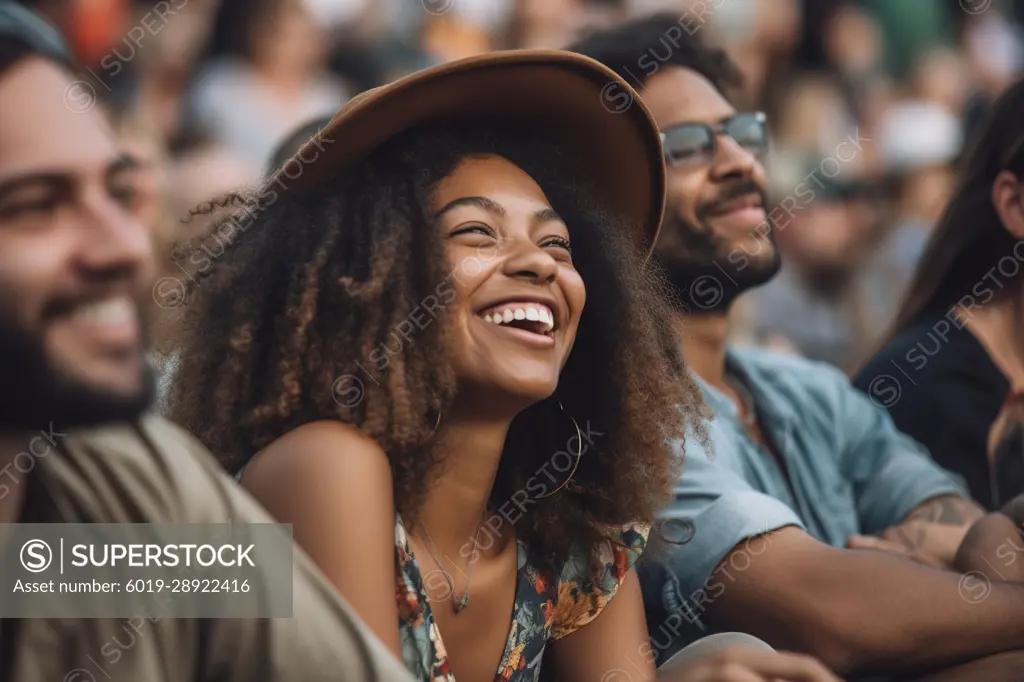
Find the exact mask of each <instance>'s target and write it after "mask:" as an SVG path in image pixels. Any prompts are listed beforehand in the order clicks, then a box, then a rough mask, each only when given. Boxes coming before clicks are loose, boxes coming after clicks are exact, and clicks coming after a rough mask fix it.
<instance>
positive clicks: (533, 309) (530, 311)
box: [483, 305, 555, 331]
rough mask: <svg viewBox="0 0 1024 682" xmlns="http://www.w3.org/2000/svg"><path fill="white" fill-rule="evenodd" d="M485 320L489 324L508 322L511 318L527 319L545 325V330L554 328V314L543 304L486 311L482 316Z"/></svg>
mask: <svg viewBox="0 0 1024 682" xmlns="http://www.w3.org/2000/svg"><path fill="white" fill-rule="evenodd" d="M483 317H484V321H485V322H490V323H491V324H508V323H509V322H512V320H529V321H530V322H540V323H542V324H543V325H544V326H545V327H546V331H551V330H552V329H554V328H555V314H554V313H553V312H552V311H551V309H550V308H548V307H547V306H545V305H531V306H527V307H525V308H505V309H504V310H501V311H496V312H494V313H487V314H486V315H484V316H483Z"/></svg>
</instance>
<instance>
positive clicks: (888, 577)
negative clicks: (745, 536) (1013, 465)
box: [707, 528, 1024, 675]
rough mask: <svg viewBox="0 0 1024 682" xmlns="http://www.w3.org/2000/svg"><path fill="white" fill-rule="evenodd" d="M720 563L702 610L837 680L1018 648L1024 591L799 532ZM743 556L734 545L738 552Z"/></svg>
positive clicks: (1022, 639) (1023, 630)
mask: <svg viewBox="0 0 1024 682" xmlns="http://www.w3.org/2000/svg"><path fill="white" fill-rule="evenodd" d="M764 544H765V546H764V549H763V550H762V551H761V553H760V554H759V555H757V556H750V557H747V559H744V560H743V561H742V562H740V561H734V560H733V557H732V554H730V555H729V556H727V557H726V559H725V560H723V562H722V565H727V564H733V565H739V564H741V563H742V565H744V566H746V568H745V570H743V571H730V578H731V579H730V580H729V581H728V582H726V584H725V589H724V590H722V591H721V594H719V595H718V596H717V597H716V598H715V599H714V600H713V601H712V602H711V603H710V604H708V610H707V614H708V617H709V619H710V620H711V621H712V622H713V623H714V624H715V625H716V626H719V627H726V628H729V629H735V630H742V631H744V632H749V633H750V634H752V635H754V636H757V637H760V638H762V639H764V640H765V641H767V642H768V643H769V644H771V645H773V646H775V647H777V648H781V649H789V650H792V651H800V652H805V653H808V654H811V655H813V656H815V657H817V658H819V659H821V660H822V661H824V662H825V663H826V664H827V665H828V666H829V667H831V668H832V669H833V670H835V671H836V672H838V673H840V674H841V675H870V674H879V673H884V674H893V673H922V672H927V671H929V670H935V669H937V668H940V667H944V666H949V665H955V664H958V663H962V662H965V661H969V660H973V659H976V658H981V657H984V656H988V655H991V654H996V653H1000V652H1004V651H1011V650H1016V649H1021V648H1024V585H1014V584H1005V583H994V584H985V585H981V586H979V585H975V586H973V587H972V586H968V585H964V584H963V582H962V577H963V576H959V575H955V574H953V573H949V572H945V571H938V570H934V569H931V568H927V567H924V566H920V565H918V564H915V563H912V562H909V561H905V560H903V559H899V558H896V557H891V556H887V555H886V554H882V553H879V552H864V551H857V550H844V549H836V548H833V547H829V546H827V545H825V544H822V543H820V542H818V541H817V540H815V539H813V538H811V537H810V536H809V535H807V534H806V533H804V532H803V531H801V530H799V529H796V528H783V529H781V530H778V531H775V532H774V533H771V534H770V535H769V536H767V537H766V543H764ZM744 551H747V550H745V549H744V548H743V547H738V548H737V549H736V550H734V552H744Z"/></svg>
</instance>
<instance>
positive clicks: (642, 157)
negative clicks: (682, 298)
mask: <svg viewBox="0 0 1024 682" xmlns="http://www.w3.org/2000/svg"><path fill="white" fill-rule="evenodd" d="M443 121H447V122H459V121H466V122H471V121H475V122H486V123H488V124H496V125H507V126H510V127H515V128H517V129H524V130H528V131H529V132H530V134H531V135H536V136H537V137H538V138H541V139H546V140H550V141H551V142H552V143H554V144H557V145H558V146H560V147H561V148H562V150H563V151H564V152H565V153H566V154H568V155H569V157H570V158H571V159H572V160H573V162H574V165H576V166H577V167H578V168H579V169H581V172H583V173H584V174H585V177H584V178H582V179H583V180H584V181H585V182H586V184H588V185H589V186H590V187H591V188H592V189H593V191H594V192H595V195H596V196H595V197H594V198H595V199H596V200H597V201H598V202H600V203H601V204H602V205H603V206H604V208H606V209H607V210H608V211H610V212H611V213H612V214H613V215H615V216H617V217H618V218H619V219H620V220H622V221H623V222H624V223H625V225H626V226H627V227H628V229H629V230H630V233H631V236H632V237H633V239H635V240H636V243H637V246H638V247H639V248H640V249H641V250H642V253H644V254H649V253H650V250H651V248H652V247H653V245H654V242H655V240H656V239H657V234H658V230H659V228H660V225H661V217H662V213H663V211H664V208H665V164H664V160H663V157H662V147H661V137H660V135H659V133H658V129H657V125H656V124H655V122H654V119H653V118H652V117H651V114H650V112H649V111H648V110H647V108H646V107H645V106H644V105H643V103H642V102H641V101H640V98H639V96H638V95H637V94H636V92H635V91H634V90H633V89H632V88H631V87H630V86H629V84H628V83H626V81H624V80H623V79H621V78H620V77H619V76H618V75H616V74H615V72H614V71H612V70H611V69H608V68H607V67H605V66H604V65H603V64H600V63H599V62H597V61H595V60H593V59H590V58H589V57H585V56H583V55H580V54H576V53H573V52H565V51H561V50H509V51H504V52H493V53H489V54H486V55H483V56H479V57H471V58H469V59H462V60H459V61H455V62H450V63H447V64H443V65H441V66H437V67H433V68H430V69H426V70H423V71H419V72H417V73H414V74H411V75H409V76H406V77H404V78H402V79H399V80H397V81H394V82H392V83H390V84H388V85H385V86H382V87H379V88H375V89H374V90H370V91H368V92H365V93H362V94H361V95H359V96H357V97H356V98H354V99H353V100H351V101H349V102H348V103H347V104H346V105H345V106H344V107H343V108H342V109H341V110H340V111H339V112H338V113H337V114H336V115H335V116H334V118H333V119H332V120H331V122H330V123H329V124H328V125H327V126H326V127H324V128H323V130H321V131H320V133H319V135H318V136H317V137H316V138H313V139H312V140H310V141H309V142H307V143H306V144H305V145H304V146H303V148H302V149H301V150H300V151H299V152H298V153H297V154H296V155H295V156H293V157H292V159H291V160H290V161H289V162H288V163H286V164H285V165H284V166H283V167H282V168H281V169H280V170H279V171H278V172H277V173H276V174H275V175H274V177H273V178H272V179H271V182H274V183H276V184H278V185H279V186H280V187H282V188H285V189H286V190H291V189H298V190H300V191H301V190H303V189H309V188H313V187H317V186H320V185H321V184H322V183H323V182H325V181H327V180H329V179H330V178H333V177H337V176H338V175H340V174H343V173H345V172H348V171H351V170H352V169H354V168H355V167H356V166H357V165H358V164H359V163H360V162H361V161H362V160H363V159H365V158H366V157H367V156H369V155H370V154H372V153H373V152H374V150H376V149H377V148H378V147H380V146H381V145H383V144H384V143H386V142H387V141H388V140H390V139H392V138H393V137H395V136H396V135H399V134H401V133H403V132H405V131H407V130H410V129H412V128H415V127H417V126H420V125H422V124H426V123H431V122H443ZM317 138H319V139H317Z"/></svg>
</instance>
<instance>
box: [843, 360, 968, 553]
mask: <svg viewBox="0 0 1024 682" xmlns="http://www.w3.org/2000/svg"><path fill="white" fill-rule="evenodd" d="M833 391H834V394H833V395H834V404H835V419H836V420H837V424H836V428H837V431H838V432H840V433H842V434H843V438H842V440H841V441H840V443H839V444H838V446H839V452H838V453H837V454H838V464H839V468H840V471H841V472H842V473H843V475H844V477H845V478H846V479H847V480H849V481H850V483H851V484H852V485H853V491H854V495H855V497H856V502H857V515H858V518H859V520H860V523H861V532H862V533H865V534H871V535H877V536H878V537H881V538H882V539H883V540H886V541H887V542H888V543H892V545H893V546H896V547H897V549H900V548H902V550H903V551H904V552H905V553H907V554H909V555H912V556H913V555H921V556H923V557H925V559H926V560H927V559H928V558H932V559H933V561H927V563H935V564H939V565H942V566H945V567H951V566H952V563H953V558H954V556H955V555H956V550H957V547H959V546H960V542H961V541H962V540H963V537H964V535H965V534H966V533H967V529H968V528H970V526H971V524H972V523H973V522H974V521H976V520H977V519H979V518H981V516H983V515H984V510H982V509H981V507H979V506H978V505H977V504H975V503H974V502H972V501H971V500H970V499H968V497H967V496H966V495H967V489H966V487H965V486H964V485H963V482H962V481H961V480H959V478H957V477H956V476H955V475H953V474H951V473H950V472H947V471H946V470H944V469H942V467H940V466H939V465H938V464H936V463H935V461H934V460H932V458H931V457H930V455H929V454H928V451H927V450H926V449H925V448H924V446H922V445H921V444H920V443H918V442H917V441H915V440H914V439H912V438H910V437H909V436H907V435H906V434H904V433H902V432H900V431H899V429H897V428H896V426H895V424H893V421H892V418H891V417H890V416H889V414H888V413H887V412H886V411H885V410H883V409H882V408H880V407H879V406H877V405H875V404H874V403H872V402H871V400H870V399H869V398H868V397H867V396H866V395H864V394H863V393H861V392H860V391H858V390H857V389H855V388H853V387H852V386H851V385H850V384H849V382H848V381H847V380H846V378H845V377H836V383H835V384H834V385H833ZM852 540H853V541H852V542H851V543H850V546H851V547H867V543H862V542H857V540H858V538H853V539H852ZM875 548H877V549H885V548H886V544H885V543H876V546H875Z"/></svg>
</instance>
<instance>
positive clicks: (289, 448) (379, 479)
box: [242, 420, 391, 497]
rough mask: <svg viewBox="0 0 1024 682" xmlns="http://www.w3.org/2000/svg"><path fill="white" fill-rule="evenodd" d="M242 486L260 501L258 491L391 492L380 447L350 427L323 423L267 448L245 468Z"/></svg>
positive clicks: (312, 424)
mask: <svg viewBox="0 0 1024 682" xmlns="http://www.w3.org/2000/svg"><path fill="white" fill-rule="evenodd" d="M242 484H243V485H244V486H245V487H246V488H249V489H250V490H251V491H252V492H253V493H254V494H257V496H258V497H262V495H260V494H259V491H260V490H266V489H278V490H280V489H281V488H282V487H289V488H293V487H294V486H296V485H298V486H299V487H300V488H301V489H304V490H305V489H307V488H306V486H312V485H316V486H317V487H319V486H320V485H324V484H331V485H340V486H345V487H349V486H351V487H353V488H357V487H358V488H362V489H364V490H365V489H367V488H369V489H372V490H377V489H380V488H381V487H384V486H386V488H387V489H388V490H390V488H391V468H390V465H389V463H388V458H387V455H386V454H385V453H384V450H383V449H382V448H381V447H380V445H379V444H378V443H377V441H375V440H373V439H372V438H371V437H369V436H368V435H366V434H365V433H363V432H362V431H360V430H359V429H358V428H356V427H354V426H351V425H349V424H344V423H342V422H337V421H328V420H323V421H316V422H310V423H308V424H303V425H302V426H300V427H298V428H296V429H293V430H291V431H289V432H288V433H286V434H284V435H283V436H281V437H280V438H278V439H277V440H275V441H273V442H272V443H270V444H269V445H267V446H266V447H265V448H263V450H261V451H260V453H259V454H258V455H256V456H255V457H253V459H252V461H251V462H250V463H249V464H248V465H247V466H246V468H245V473H244V475H243V476H242ZM343 489H344V488H343ZM295 493H296V494H298V493H299V491H295Z"/></svg>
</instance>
